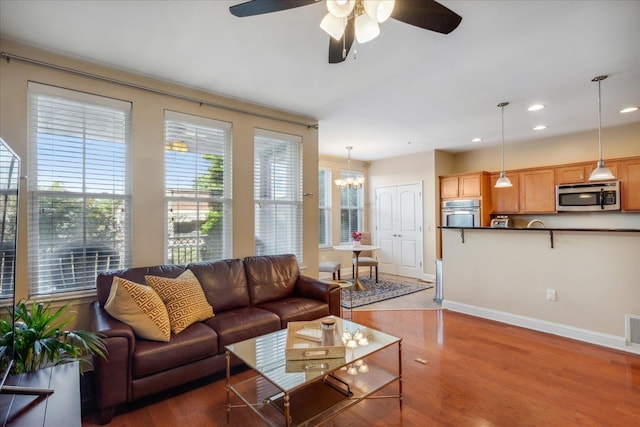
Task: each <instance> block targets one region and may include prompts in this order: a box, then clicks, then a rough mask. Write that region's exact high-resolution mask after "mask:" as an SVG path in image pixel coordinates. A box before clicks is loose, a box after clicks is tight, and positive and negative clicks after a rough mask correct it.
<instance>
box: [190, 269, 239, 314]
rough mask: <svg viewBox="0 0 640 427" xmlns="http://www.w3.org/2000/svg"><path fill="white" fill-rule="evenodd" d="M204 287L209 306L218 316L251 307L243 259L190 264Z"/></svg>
mask: <svg viewBox="0 0 640 427" xmlns="http://www.w3.org/2000/svg"><path fill="white" fill-rule="evenodd" d="M187 268H189V270H191V271H193V274H195V275H196V277H197V278H198V280H199V281H200V285H201V286H202V290H203V291H204V294H205V296H206V297H207V301H209V304H211V305H212V306H213V309H214V310H215V312H216V313H217V314H220V313H222V312H223V311H227V310H233V309H234V308H241V307H249V290H248V289H247V278H246V276H245V274H244V264H243V263H242V260H241V259H228V260H222V261H214V262H198V263H193V264H189V265H188V266H187Z"/></svg>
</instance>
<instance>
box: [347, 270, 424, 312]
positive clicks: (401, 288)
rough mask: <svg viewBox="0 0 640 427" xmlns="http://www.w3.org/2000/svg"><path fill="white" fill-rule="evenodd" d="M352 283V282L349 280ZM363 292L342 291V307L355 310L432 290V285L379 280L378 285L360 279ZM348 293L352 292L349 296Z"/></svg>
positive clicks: (365, 279) (371, 279)
mask: <svg viewBox="0 0 640 427" xmlns="http://www.w3.org/2000/svg"><path fill="white" fill-rule="evenodd" d="M351 281H353V280H351ZM360 282H361V283H362V286H364V287H365V288H366V290H364V291H356V290H350V288H343V289H342V307H344V308H355V307H362V306H363V305H367V304H373V303H374V302H379V301H384V300H388V299H392V298H397V297H400V296H403V295H407V294H412V293H414V292H419V291H424V290H425V289H430V288H433V285H430V284H428V283H423V282H404V281H400V280H394V279H387V278H380V279H379V280H378V283H376V280H375V279H374V278H362V277H361V278H360ZM349 292H353V294H352V295H349Z"/></svg>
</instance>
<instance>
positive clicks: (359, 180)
mask: <svg viewBox="0 0 640 427" xmlns="http://www.w3.org/2000/svg"><path fill="white" fill-rule="evenodd" d="M346 148H347V165H348V172H347V177H346V178H340V179H336V180H335V183H336V185H337V186H338V187H340V189H344V188H354V189H358V188H360V187H362V185H363V184H364V177H362V176H358V177H356V178H354V177H352V176H351V150H352V149H353V147H352V146H350V145H349V146H347V147H346Z"/></svg>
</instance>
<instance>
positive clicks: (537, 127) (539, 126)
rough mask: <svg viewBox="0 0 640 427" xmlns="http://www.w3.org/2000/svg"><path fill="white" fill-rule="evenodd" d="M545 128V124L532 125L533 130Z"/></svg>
mask: <svg viewBox="0 0 640 427" xmlns="http://www.w3.org/2000/svg"><path fill="white" fill-rule="evenodd" d="M546 128H547V126H546V125H538V126H536V127H534V128H533V130H543V129H546Z"/></svg>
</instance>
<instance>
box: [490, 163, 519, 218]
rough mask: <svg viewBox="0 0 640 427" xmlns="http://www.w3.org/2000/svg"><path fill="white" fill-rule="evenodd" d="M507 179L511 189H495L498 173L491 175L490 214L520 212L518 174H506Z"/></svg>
mask: <svg viewBox="0 0 640 427" xmlns="http://www.w3.org/2000/svg"><path fill="white" fill-rule="evenodd" d="M506 175H507V178H509V179H510V180H511V184H513V186H512V187H507V188H496V181H497V180H498V178H499V177H500V174H499V173H494V174H491V213H518V212H520V174H519V173H517V172H507V173H506Z"/></svg>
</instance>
